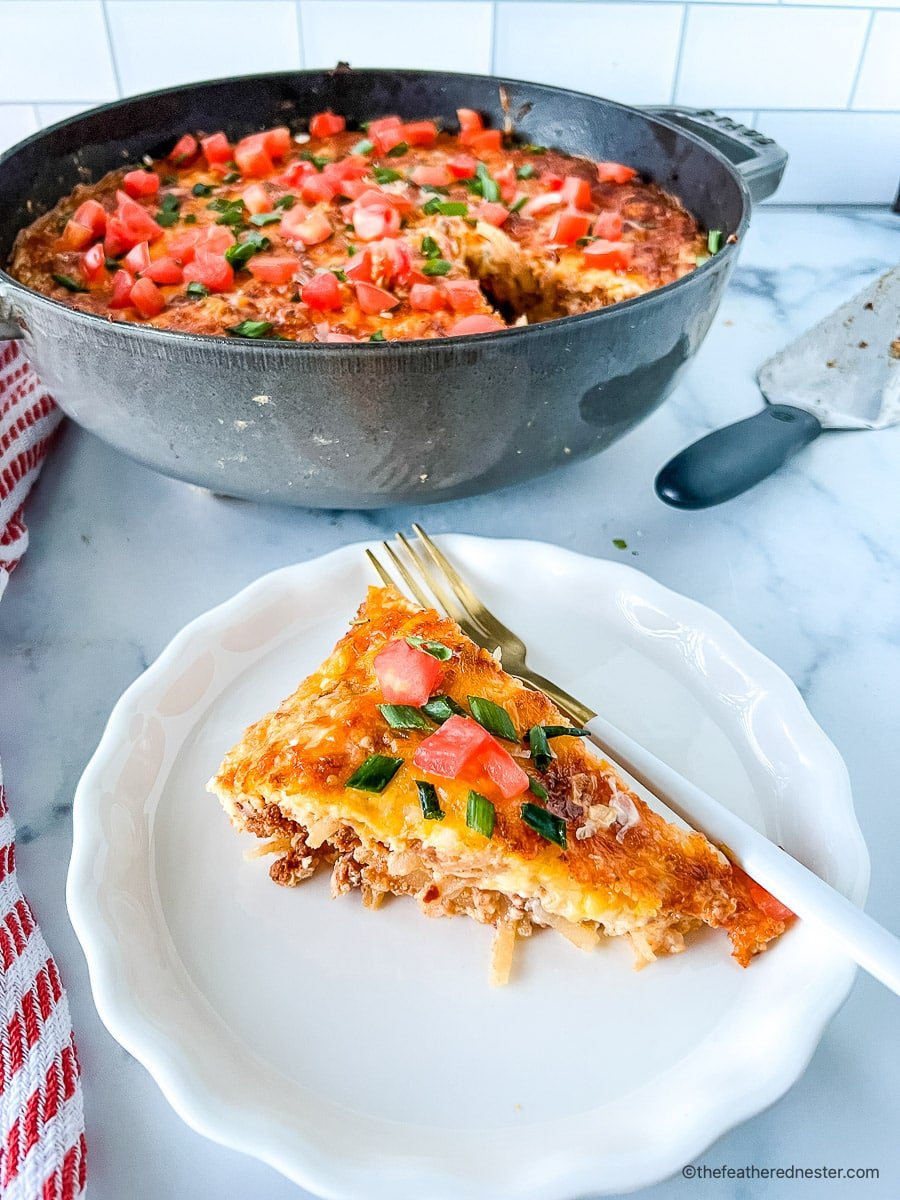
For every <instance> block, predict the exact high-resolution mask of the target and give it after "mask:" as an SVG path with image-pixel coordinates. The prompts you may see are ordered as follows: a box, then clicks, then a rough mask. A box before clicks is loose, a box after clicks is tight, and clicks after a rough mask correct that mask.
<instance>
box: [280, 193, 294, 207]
mask: <svg viewBox="0 0 900 1200" xmlns="http://www.w3.org/2000/svg"><path fill="white" fill-rule="evenodd" d="M296 203H297V197H296V196H292V195H291V194H290V192H288V193H287V195H286V196H279V197H278V199H277V200H276V201H275V207H276V208H293V207H294V205H295V204H296Z"/></svg>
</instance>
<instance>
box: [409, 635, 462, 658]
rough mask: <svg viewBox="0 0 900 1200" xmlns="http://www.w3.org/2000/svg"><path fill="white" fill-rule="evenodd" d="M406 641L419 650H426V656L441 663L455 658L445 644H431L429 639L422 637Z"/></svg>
mask: <svg viewBox="0 0 900 1200" xmlns="http://www.w3.org/2000/svg"><path fill="white" fill-rule="evenodd" d="M406 640H407V642H409V644H410V646H415V648H416V649H417V650H424V651H425V653H426V654H430V655H431V657H432V658H436V659H438V661H439V662H448V661H449V660H450V659H451V658H452V657H453V651H452V650H451V649H450V647H449V646H445V645H444V643H443V642H430V641H428V639H427V638H422V637H408V638H407V639H406Z"/></svg>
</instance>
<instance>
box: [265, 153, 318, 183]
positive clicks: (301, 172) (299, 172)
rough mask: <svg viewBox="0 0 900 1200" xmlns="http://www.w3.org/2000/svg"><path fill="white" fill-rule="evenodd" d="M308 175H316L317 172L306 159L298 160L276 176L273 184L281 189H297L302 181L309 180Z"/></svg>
mask: <svg viewBox="0 0 900 1200" xmlns="http://www.w3.org/2000/svg"><path fill="white" fill-rule="evenodd" d="M310 175H318V171H317V170H316V168H315V167H314V166H313V164H312V163H311V162H308V161H307V159H305V158H298V159H297V161H296V162H292V163H291V165H290V166H289V167H288V169H287V170H286V171H285V172H283V174H281V175H278V176H276V178H275V182H276V183H280V184H281V185H282V186H283V187H297V185H298V184H300V183H302V182H303V180H304V179H309V177H310Z"/></svg>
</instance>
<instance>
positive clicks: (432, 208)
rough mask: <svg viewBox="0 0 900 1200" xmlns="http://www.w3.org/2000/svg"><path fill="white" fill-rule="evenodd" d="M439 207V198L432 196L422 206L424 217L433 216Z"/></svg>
mask: <svg viewBox="0 0 900 1200" xmlns="http://www.w3.org/2000/svg"><path fill="white" fill-rule="evenodd" d="M440 207H441V199H440V197H439V196H432V197H431V199H430V200H426V201H425V203H424V204H423V205H422V212H423V213H425V215H426V216H429V217H431V216H434V214H435V213H436V212H437V211H438V209H439V208H440Z"/></svg>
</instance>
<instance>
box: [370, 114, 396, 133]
mask: <svg viewBox="0 0 900 1200" xmlns="http://www.w3.org/2000/svg"><path fill="white" fill-rule="evenodd" d="M402 124H403V122H402V121H401V120H400V118H399V117H379V118H378V119H377V120H375V121H370V122H369V128H368V134H369V137H370V138H374V136H375V135H376V134H378V133H382V132H383V131H384V130H385V129H397V128H398V127H399V126H400V125H402Z"/></svg>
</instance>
